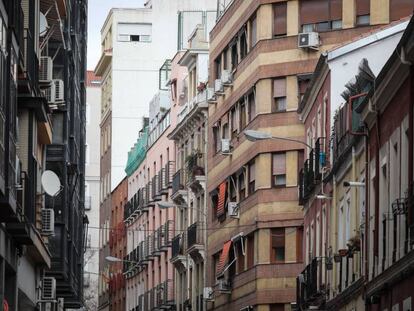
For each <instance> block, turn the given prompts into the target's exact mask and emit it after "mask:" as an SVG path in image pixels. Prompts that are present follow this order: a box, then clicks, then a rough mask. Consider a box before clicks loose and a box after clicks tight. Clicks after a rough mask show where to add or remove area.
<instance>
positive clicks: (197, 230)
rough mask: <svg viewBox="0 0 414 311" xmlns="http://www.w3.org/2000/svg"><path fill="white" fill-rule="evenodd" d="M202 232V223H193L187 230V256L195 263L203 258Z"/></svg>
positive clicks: (203, 237) (203, 238)
mask: <svg viewBox="0 0 414 311" xmlns="http://www.w3.org/2000/svg"><path fill="white" fill-rule="evenodd" d="M204 230H205V229H204V226H203V223H202V222H196V223H193V224H192V225H191V226H190V227H188V229H187V254H189V255H190V256H191V258H193V260H194V261H196V262H198V261H202V260H203V259H204V257H205V253H204V250H205V244H204V243H205V242H204V240H205V236H204Z"/></svg>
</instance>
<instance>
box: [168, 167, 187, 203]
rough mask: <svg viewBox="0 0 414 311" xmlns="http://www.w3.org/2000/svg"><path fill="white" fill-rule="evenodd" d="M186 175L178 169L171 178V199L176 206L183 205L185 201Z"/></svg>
mask: <svg viewBox="0 0 414 311" xmlns="http://www.w3.org/2000/svg"><path fill="white" fill-rule="evenodd" d="M185 185H186V174H185V172H184V171H183V170H182V169H179V170H178V171H177V172H176V173H175V174H174V176H173V180H172V194H171V199H172V200H173V201H174V202H175V203H177V204H183V203H185V202H186V201H187V195H188V193H187V190H185Z"/></svg>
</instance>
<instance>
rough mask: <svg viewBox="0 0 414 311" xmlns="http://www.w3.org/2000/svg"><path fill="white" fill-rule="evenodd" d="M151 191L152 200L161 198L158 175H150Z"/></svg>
mask: <svg viewBox="0 0 414 311" xmlns="http://www.w3.org/2000/svg"><path fill="white" fill-rule="evenodd" d="M151 187H152V188H151V192H152V200H153V201H155V200H158V199H160V198H161V192H160V184H159V175H155V176H154V177H152V180H151Z"/></svg>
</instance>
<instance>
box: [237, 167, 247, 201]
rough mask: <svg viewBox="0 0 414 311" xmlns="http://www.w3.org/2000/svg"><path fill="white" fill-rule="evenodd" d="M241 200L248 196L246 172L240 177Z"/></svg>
mask: <svg viewBox="0 0 414 311" xmlns="http://www.w3.org/2000/svg"><path fill="white" fill-rule="evenodd" d="M238 187H239V200H240V201H241V200H244V198H245V197H246V178H245V174H244V172H243V173H241V174H240V175H239V177H238Z"/></svg>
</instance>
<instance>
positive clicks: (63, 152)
mask: <svg viewBox="0 0 414 311" xmlns="http://www.w3.org/2000/svg"><path fill="white" fill-rule="evenodd" d="M46 7H47V9H45V8H46ZM47 10H49V14H48V15H47V16H45V14H44V13H45V12H46V11H47ZM71 14H73V15H74V17H73V18H72V19H70V20H69V19H68V18H67V17H68V16H69V15H71ZM58 16H60V20H61V23H59V19H58V18H57V17H58ZM39 20H41V21H42V22H39ZM85 21H86V2H85V1H78V2H77V3H76V4H72V3H67V2H66V1H56V3H55V5H54V6H53V7H52V8H50V3H48V1H43V0H40V1H28V0H23V1H0V24H1V26H0V29H1V33H2V35H1V40H0V42H1V47H2V48H1V52H0V55H1V56H0V59H1V60H0V63H1V66H0V68H1V72H2V74H1V76H2V79H1V83H2V86H1V92H2V96H1V102H2V105H1V107H2V108H1V113H0V115H1V116H0V119H1V120H2V122H1V128H2V131H1V133H2V135H1V136H2V137H1V144H0V145H1V148H0V149H1V151H0V152H1V154H2V164H1V170H0V171H1V173H0V175H1V177H0V180H1V182H0V185H1V187H0V192H1V198H0V200H1V203H0V204H1V209H2V212H1V222H2V223H3V224H4V226H3V225H2V227H1V229H0V236H1V242H0V244H1V245H2V247H1V251H0V288H2V290H1V291H0V292H1V293H0V301H1V302H2V303H1V306H0V308H1V310H3V309H6V310H10V309H11V310H18V309H19V310H36V309H38V308H45V309H46V308H54V309H56V310H58V309H59V310H61V309H63V308H79V307H81V306H82V305H83V290H82V289H83V270H82V266H83V252H84V230H85V229H84V223H85V222H86V221H85V220H86V219H85V218H84V214H83V208H84V207H83V203H84V197H83V187H84V177H83V175H84V166H83V160H84V150H83V145H84V144H85V141H84V139H85V133H84V131H83V126H84V111H83V110H82V109H81V107H84V102H85V98H84V85H83V84H81V81H83V80H84V78H85V40H84V39H83V38H85ZM60 27H61V28H60ZM52 29H55V30H56V32H55V31H52ZM71 29H73V31H71ZM75 30H76V33H75ZM68 45H71V46H72V50H73V51H75V53H74V54H72V52H71V53H69V51H68ZM50 55H53V56H54V58H53V59H52V58H51V57H50ZM63 60H65V61H66V60H70V64H73V66H71V67H70V66H68V65H67V63H66V62H65V61H63ZM69 79H70V80H71V81H72V83H71V87H69V84H68V83H67V81H68V80H69ZM69 111H70V112H71V113H70V112H69ZM74 116H76V118H75V117H74ZM52 133H53V135H52ZM69 137H71V138H70V139H69ZM46 171H49V172H48V174H49V175H50V174H53V176H54V177H55V179H56V182H55V183H54V186H57V187H56V189H55V190H56V192H54V193H51V189H50V188H49V187H47V186H46V184H45V182H44V180H45V179H44V178H43V177H44V175H45V174H44V173H45V172H46ZM50 171H53V173H51V172H50ZM71 177H74V178H76V180H77V182H76V183H73V182H70V181H73V180H72V179H70V178H71ZM59 184H60V187H59ZM75 216H76V217H75ZM63 232H64V234H62V233H63Z"/></svg>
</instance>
